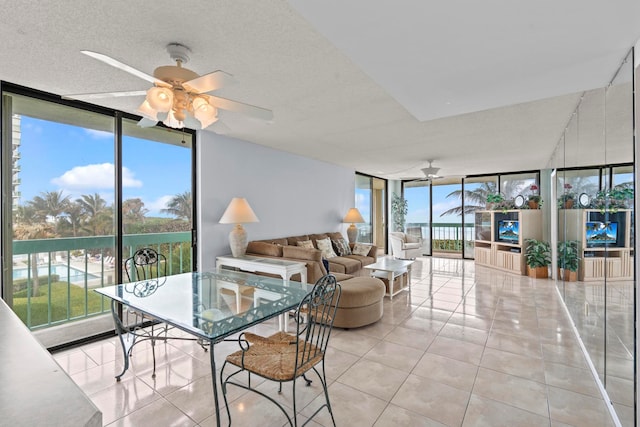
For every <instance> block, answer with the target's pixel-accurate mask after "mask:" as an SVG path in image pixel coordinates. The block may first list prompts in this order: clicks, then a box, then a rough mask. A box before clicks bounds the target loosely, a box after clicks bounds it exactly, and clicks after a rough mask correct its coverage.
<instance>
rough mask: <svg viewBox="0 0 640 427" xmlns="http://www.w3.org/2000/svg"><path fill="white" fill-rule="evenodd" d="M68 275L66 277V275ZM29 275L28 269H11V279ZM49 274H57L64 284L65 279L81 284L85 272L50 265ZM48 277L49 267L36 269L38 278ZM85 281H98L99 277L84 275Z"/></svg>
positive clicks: (23, 277)
mask: <svg viewBox="0 0 640 427" xmlns="http://www.w3.org/2000/svg"><path fill="white" fill-rule="evenodd" d="M67 273H68V275H67ZM28 274H29V269H28V268H14V269H13V279H14V280H15V279H26V278H27V276H28ZM51 274H57V275H58V276H59V277H60V281H61V282H66V281H67V279H68V281H69V282H71V283H83V282H84V276H85V272H84V271H83V270H80V269H77V268H74V267H69V268H68V269H67V266H66V265H51ZM48 275H49V267H48V266H46V265H42V266H40V267H38V276H48ZM86 275H87V280H93V279H99V278H100V276H97V275H95V274H91V273H86Z"/></svg>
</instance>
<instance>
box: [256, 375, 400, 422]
mask: <svg viewBox="0 0 640 427" xmlns="http://www.w3.org/2000/svg"><path fill="white" fill-rule="evenodd" d="M329 399H330V402H331V408H332V409H333V415H334V418H335V420H336V425H337V426H349V427H365V426H372V425H373V424H374V423H375V421H376V420H377V419H378V417H379V416H380V414H381V413H382V411H383V410H384V408H385V407H386V406H387V402H386V401H385V400H383V399H380V398H377V397H375V396H373V395H371V394H368V393H364V392H361V391H359V390H356V389H354V388H351V387H349V386H347V385H344V384H342V383H339V382H334V383H333V384H331V385H330V386H329ZM324 402H325V400H324V396H318V397H317V398H316V399H314V400H313V402H311V403H310V404H309V405H307V406H306V407H305V408H304V409H303V410H302V412H301V413H302V415H304V416H310V415H311V414H313V413H314V412H315V411H316V410H317V409H318V408H319V407H320V405H322V404H324ZM313 420H314V421H316V422H317V423H318V424H320V425H322V426H326V427H328V426H331V425H333V424H332V423H331V417H330V416H329V412H328V411H327V409H326V408H323V409H322V410H321V411H320V412H319V413H318V414H317V415H316V416H315V417H314V418H313ZM254 421H255V420H254ZM265 425H267V424H265Z"/></svg>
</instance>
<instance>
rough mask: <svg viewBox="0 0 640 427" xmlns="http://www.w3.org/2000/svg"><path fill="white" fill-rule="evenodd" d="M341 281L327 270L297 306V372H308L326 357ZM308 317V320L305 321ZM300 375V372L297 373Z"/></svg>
mask: <svg viewBox="0 0 640 427" xmlns="http://www.w3.org/2000/svg"><path fill="white" fill-rule="evenodd" d="M340 292H341V289H340V284H339V283H338V282H337V281H336V278H335V276H333V275H332V274H327V275H326V276H323V277H321V278H320V279H319V280H318V281H317V282H316V284H315V285H314V286H313V289H312V290H311V292H309V293H308V294H307V295H306V296H305V297H304V299H303V300H302V302H300V304H299V305H298V309H297V310H296V320H297V322H296V323H297V325H298V326H297V328H298V331H297V336H298V338H299V340H298V341H297V344H296V352H297V354H298V357H297V362H296V372H306V371H307V370H308V369H306V368H309V367H310V366H313V365H315V364H316V363H318V362H319V361H320V360H321V359H322V358H323V357H324V353H325V351H326V349H327V344H328V343H329V337H330V336H331V329H332V328H333V320H334V319H335V317H336V311H337V309H338V302H339V301H340ZM303 318H306V319H305V320H306V321H303ZM296 376H297V375H296Z"/></svg>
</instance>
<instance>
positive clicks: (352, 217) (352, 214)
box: [342, 208, 364, 224]
mask: <svg viewBox="0 0 640 427" xmlns="http://www.w3.org/2000/svg"><path fill="white" fill-rule="evenodd" d="M342 222H346V223H350V224H353V223H360V222H364V218H362V215H360V211H359V210H358V209H357V208H351V209H349V212H347V214H346V215H345V216H344V219H343V220H342Z"/></svg>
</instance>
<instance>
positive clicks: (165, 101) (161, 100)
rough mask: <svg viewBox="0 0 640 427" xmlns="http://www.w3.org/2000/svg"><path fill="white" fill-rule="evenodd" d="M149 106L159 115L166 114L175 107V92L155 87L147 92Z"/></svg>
mask: <svg viewBox="0 0 640 427" xmlns="http://www.w3.org/2000/svg"><path fill="white" fill-rule="evenodd" d="M146 100H147V102H149V106H150V107H151V108H153V109H154V110H156V112H158V113H166V112H168V111H169V110H171V108H172V107H173V91H172V90H171V89H169V88H166V87H158V86H154V87H152V88H150V89H149V90H148V91H147V98H146Z"/></svg>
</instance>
